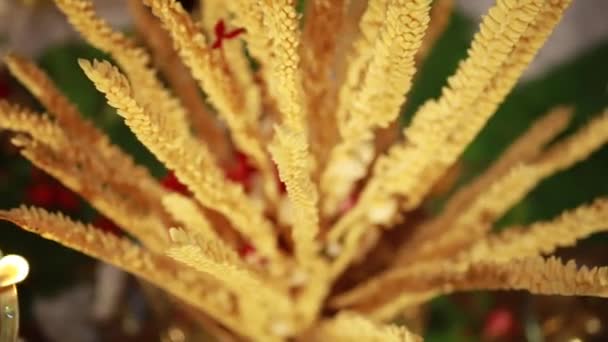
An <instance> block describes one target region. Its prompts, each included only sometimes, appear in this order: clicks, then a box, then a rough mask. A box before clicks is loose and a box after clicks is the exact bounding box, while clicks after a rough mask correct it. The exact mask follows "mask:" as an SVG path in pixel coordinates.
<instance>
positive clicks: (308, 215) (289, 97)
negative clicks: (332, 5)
mask: <svg viewBox="0 0 608 342" xmlns="http://www.w3.org/2000/svg"><path fill="white" fill-rule="evenodd" d="M260 5H261V7H262V9H263V12H264V15H265V16H264V25H265V27H266V28H267V29H268V32H269V36H270V37H271V38H272V41H273V49H274V53H275V57H274V58H273V59H272V67H273V69H272V70H273V77H274V79H276V81H277V95H278V98H277V103H278V107H279V110H280V111H281V115H282V120H283V121H282V124H281V125H280V126H278V127H275V136H274V140H273V141H272V143H271V145H270V146H269V150H270V152H271V154H272V157H273V159H274V161H275V163H276V164H277V166H278V169H279V176H280V178H281V180H282V181H283V182H284V183H285V185H286V187H287V194H288V196H289V200H290V202H291V205H292V206H293V208H294V216H295V218H294V227H293V233H292V235H293V240H294V242H295V244H296V245H295V248H296V255H297V257H298V261H299V262H301V263H304V264H306V263H309V262H310V261H312V259H314V258H315V254H316V250H317V246H316V243H315V238H316V234H317V232H318V230H319V213H318V209H317V203H318V200H319V199H318V197H319V195H318V192H317V188H316V186H315V184H314V183H313V182H312V179H311V177H312V171H313V167H314V165H313V162H314V161H313V157H312V154H311V152H310V146H309V143H308V128H307V124H306V114H305V107H304V99H303V97H302V89H301V88H300V86H299V84H300V80H301V78H302V77H301V70H300V69H299V68H298V64H299V56H298V54H297V48H298V45H299V42H300V39H299V36H298V20H297V15H296V12H295V8H294V6H293V1H292V0H281V1H272V2H271V1H265V2H261V3H260Z"/></svg>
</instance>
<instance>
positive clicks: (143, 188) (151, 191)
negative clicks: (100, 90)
mask: <svg viewBox="0 0 608 342" xmlns="http://www.w3.org/2000/svg"><path fill="white" fill-rule="evenodd" d="M4 60H5V62H6V64H7V66H8V67H9V70H10V71H11V73H12V74H13V75H15V77H16V78H17V79H19V81H20V82H21V83H23V85H25V86H26V87H27V88H28V89H29V90H30V91H31V92H32V94H34V96H36V98H37V99H38V100H39V101H40V102H41V103H42V105H43V106H44V107H46V109H47V110H48V111H49V113H50V114H52V115H53V116H54V117H55V118H56V119H57V123H58V125H59V126H61V128H62V129H63V130H65V132H66V134H67V135H68V136H69V139H70V140H71V141H78V145H79V146H78V147H79V148H80V149H81V150H88V151H87V153H94V154H97V158H99V159H100V160H99V163H100V164H102V165H107V166H108V167H110V166H111V167H113V168H114V169H115V170H116V171H117V172H116V173H115V174H114V175H111V174H110V176H113V177H111V178H109V179H107V181H108V182H111V183H112V184H114V185H115V186H116V187H121V186H123V184H128V186H129V187H130V188H132V190H133V191H137V192H138V196H139V197H140V199H141V200H142V203H140V205H142V206H147V207H150V208H155V209H159V205H160V199H161V198H162V196H164V195H165V193H166V191H165V190H164V189H163V188H162V187H161V185H160V184H159V183H158V182H157V181H156V179H154V178H153V177H152V175H150V173H149V172H148V170H147V169H146V168H144V167H141V166H139V165H137V164H135V162H134V161H133V158H132V157H131V156H129V155H128V154H126V153H124V152H123V151H122V150H121V149H120V148H119V147H117V146H115V145H113V144H112V143H111V142H110V140H109V139H108V137H107V136H106V135H105V134H104V133H103V132H101V131H100V130H99V129H97V128H96V127H95V126H94V125H93V124H91V123H90V122H89V121H87V120H85V119H84V117H83V116H82V114H81V113H80V112H79V111H78V109H77V108H76V107H75V106H74V105H73V104H72V103H71V102H70V101H69V100H68V99H67V98H66V97H65V96H64V95H63V94H62V93H61V92H60V91H59V89H57V87H56V86H55V84H54V83H53V81H52V80H51V79H50V78H49V77H48V76H47V75H46V74H45V73H44V72H43V71H42V70H40V69H39V68H38V67H37V66H36V65H35V64H34V63H32V62H31V61H28V60H27V59H25V58H23V57H20V56H18V55H15V54H9V55H8V56H6V57H5V59H4ZM40 139H41V136H39V135H38V134H36V140H40ZM120 174H128V175H130V177H121V176H120ZM150 210H153V209H150Z"/></svg>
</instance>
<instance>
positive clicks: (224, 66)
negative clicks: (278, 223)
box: [144, 0, 277, 200]
mask: <svg viewBox="0 0 608 342" xmlns="http://www.w3.org/2000/svg"><path fill="white" fill-rule="evenodd" d="M144 3H145V4H146V5H148V6H150V8H151V9H152V12H153V13H154V15H156V16H157V17H158V18H159V19H160V20H161V22H162V23H163V24H164V26H165V28H166V29H167V30H168V31H169V33H170V34H171V37H172V39H173V41H174V43H175V45H176V47H177V49H178V53H179V54H180V56H181V58H182V60H183V61H184V64H186V65H187V66H188V67H189V68H190V71H191V72H192V75H193V77H194V78H195V79H196V80H197V81H198V83H199V85H200V87H201V89H203V90H204V91H205V93H206V94H207V95H208V100H209V101H210V102H211V104H212V105H213V106H214V107H215V108H216V109H217V110H218V112H219V115H220V117H221V118H223V119H224V120H225V121H226V123H227V125H228V127H229V128H230V132H231V136H232V139H233V141H234V143H235V145H236V146H237V147H238V148H239V150H241V151H242V152H243V153H245V154H246V155H248V156H251V158H252V161H253V162H254V163H255V165H256V166H257V167H258V168H259V170H260V172H262V174H263V176H264V180H265V183H264V185H265V186H264V190H265V192H266V195H267V196H268V198H269V199H271V200H274V199H275V198H276V196H277V194H276V187H275V184H274V173H273V169H272V165H271V163H270V159H269V158H268V155H267V153H266V152H265V150H264V149H263V148H262V143H261V137H260V134H259V132H258V131H257V122H256V119H257V117H258V116H259V105H260V103H259V102H260V98H259V93H258V91H257V89H256V88H255V85H254V84H253V83H252V82H248V81H250V78H249V77H247V76H239V77H240V78H238V77H237V76H235V74H234V73H233V72H231V69H230V66H229V65H228V63H227V60H226V59H225V57H224V56H223V55H222V54H221V53H217V52H216V53H212V51H211V49H210V48H209V46H208V44H207V42H206V39H205V36H204V35H203V33H202V32H201V30H200V29H199V28H198V27H197V26H196V25H195V24H194V22H193V21H192V19H191V18H190V16H189V15H188V14H187V13H186V11H185V10H184V9H183V8H182V6H181V5H180V4H179V3H178V2H176V1H174V0H148V1H144ZM238 53H239V52H238V51H232V52H231V53H228V55H230V56H231V58H232V59H231V61H236V60H235V59H237V58H241V59H240V63H236V64H235V65H241V69H242V64H243V63H244V60H243V59H242V56H240V57H238V56H237V55H238ZM236 62H238V61H236ZM243 78H245V79H247V80H248V81H243ZM239 81H242V82H244V83H246V87H247V88H245V89H243V88H241V87H240V86H241V85H243V84H239ZM256 94H257V95H256ZM252 106H253V107H252Z"/></svg>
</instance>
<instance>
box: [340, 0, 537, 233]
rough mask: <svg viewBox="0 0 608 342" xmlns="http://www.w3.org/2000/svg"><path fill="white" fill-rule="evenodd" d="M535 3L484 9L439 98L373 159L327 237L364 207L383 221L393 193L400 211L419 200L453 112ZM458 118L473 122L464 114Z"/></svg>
mask: <svg viewBox="0 0 608 342" xmlns="http://www.w3.org/2000/svg"><path fill="white" fill-rule="evenodd" d="M540 7H541V6H540V4H539V1H536V0H528V1H522V2H517V3H511V2H506V1H498V3H497V4H496V5H495V6H494V7H492V8H491V9H490V11H489V15H488V16H486V17H485V19H484V21H483V22H482V24H481V27H480V33H478V34H476V36H475V37H474V40H473V43H472V45H471V49H470V50H469V57H468V58H467V59H466V60H465V61H464V62H462V64H461V65H460V67H459V69H458V70H457V71H456V73H455V74H454V76H452V77H450V78H449V80H448V84H449V86H446V87H445V88H444V90H443V95H442V97H441V98H440V99H439V100H437V101H434V100H432V101H429V102H427V103H426V104H425V105H423V106H422V107H421V108H420V109H419V110H418V112H417V113H416V115H415V116H414V119H413V121H412V123H411V125H410V126H408V127H407V128H406V129H405V131H404V132H405V136H406V139H405V141H404V142H403V143H401V144H396V145H394V146H393V147H392V148H391V149H390V150H389V151H388V153H387V154H386V155H384V156H381V157H380V158H379V159H378V161H377V162H376V165H375V167H374V174H373V176H372V178H371V180H370V182H369V183H368V185H367V187H366V188H365V190H364V191H363V193H362V196H361V198H360V200H359V202H358V204H357V206H356V207H355V208H354V209H353V210H351V211H350V212H348V213H347V214H346V215H344V216H343V217H342V218H341V219H340V220H339V221H338V223H337V224H336V225H335V227H334V228H332V237H331V238H332V240H334V241H335V240H336V239H337V237H339V236H340V235H342V234H344V233H346V232H347V230H348V227H349V226H350V225H351V224H352V223H353V222H355V221H358V220H360V219H367V218H366V216H368V215H367V214H366V212H367V211H366V210H363V209H362V208H384V211H386V213H385V215H383V216H382V217H377V218H378V219H379V220H377V221H378V222H372V223H384V224H386V223H389V222H391V220H392V219H394V215H395V213H396V212H397V203H396V200H395V199H394V196H395V195H400V196H401V202H402V203H401V205H402V206H403V207H404V208H405V209H409V208H412V207H415V206H417V205H418V204H419V203H420V201H421V200H422V196H423V194H424V193H425V192H426V191H425V190H428V188H430V185H431V184H432V183H433V182H432V180H433V179H429V181H425V182H421V181H420V180H419V179H420V178H419V177H422V176H425V171H427V166H428V165H429V162H430V161H431V159H433V158H439V154H438V153H439V152H438V151H439V150H441V149H442V148H445V146H446V145H445V144H443V143H444V142H445V140H444V138H443V137H446V138H447V137H448V136H449V134H450V133H451V132H452V130H453V129H454V128H456V126H457V124H458V122H459V120H458V119H459V117H457V116H456V115H455V114H454V113H460V112H462V110H463V108H465V107H466V106H467V105H472V104H473V103H474V102H473V101H474V100H475V98H476V97H478V96H480V95H481V94H483V92H484V90H485V87H486V86H487V85H488V84H490V83H491V81H492V79H493V77H494V75H495V74H497V73H499V72H500V68H501V66H502V65H503V63H504V62H505V61H506V60H507V59H508V57H509V54H510V53H511V51H512V50H513V48H514V46H515V45H516V43H517V42H518V40H519V39H520V38H521V36H522V35H523V33H524V32H525V30H526V28H527V27H528V25H529V24H530V23H531V22H533V21H534V20H535V19H536V16H537V14H538V13H539V11H540ZM507 13H508V14H507ZM461 120H465V121H475V120H471V118H468V117H467V118H461ZM448 145H449V144H448ZM442 153H443V152H442ZM440 159H441V158H440ZM433 172H434V173H436V172H437V171H433ZM437 176H440V174H438V175H437ZM421 187H422V188H421ZM425 187H426V188H425ZM413 191H415V192H413ZM360 208H361V209H360ZM361 216H363V217H361Z"/></svg>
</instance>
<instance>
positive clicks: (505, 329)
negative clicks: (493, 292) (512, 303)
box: [483, 308, 517, 340]
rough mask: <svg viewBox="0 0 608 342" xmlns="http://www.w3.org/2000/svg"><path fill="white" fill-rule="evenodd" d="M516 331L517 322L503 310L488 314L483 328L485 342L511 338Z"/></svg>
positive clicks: (510, 313)
mask: <svg viewBox="0 0 608 342" xmlns="http://www.w3.org/2000/svg"><path fill="white" fill-rule="evenodd" d="M516 330H517V321H516V319H515V317H514V315H513V313H512V312H511V311H510V310H508V309H505V308H497V309H494V310H492V311H490V313H489V314H488V316H487V317H486V321H485V323H484V327H483V337H484V339H485V340H495V339H499V338H505V337H509V336H513V335H514V334H515V332H516Z"/></svg>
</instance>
